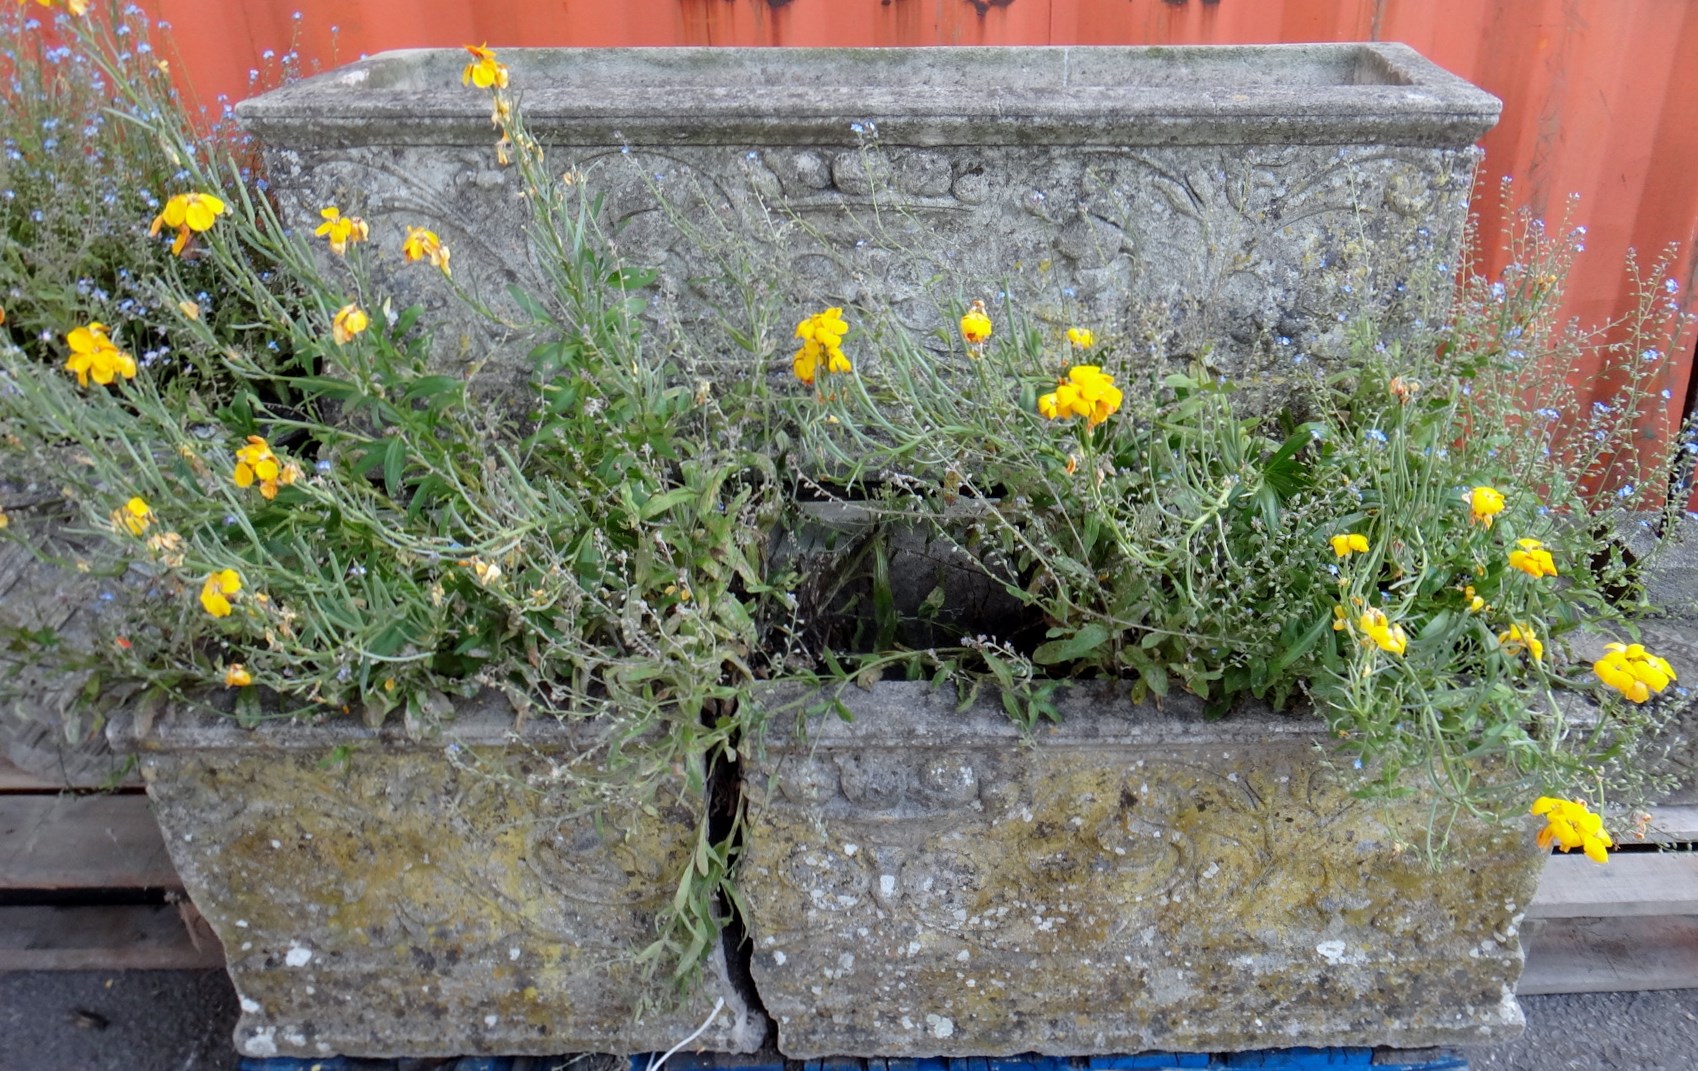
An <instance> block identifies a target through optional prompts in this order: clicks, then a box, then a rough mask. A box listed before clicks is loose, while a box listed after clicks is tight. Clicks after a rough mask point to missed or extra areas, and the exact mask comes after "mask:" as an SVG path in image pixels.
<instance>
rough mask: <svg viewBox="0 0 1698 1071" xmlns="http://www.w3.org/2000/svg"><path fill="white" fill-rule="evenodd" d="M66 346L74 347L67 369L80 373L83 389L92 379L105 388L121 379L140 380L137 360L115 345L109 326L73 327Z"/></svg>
mask: <svg viewBox="0 0 1698 1071" xmlns="http://www.w3.org/2000/svg"><path fill="white" fill-rule="evenodd" d="M65 343H66V345H68V346H70V347H71V356H70V357H68V358H66V360H65V367H66V368H67V369H68V370H70V371H72V372H75V373H76V374H77V385H78V386H80V387H86V386H88V381H89V380H91V379H92V380H94V381H95V382H96V383H98V384H100V385H101V386H103V387H104V386H106V385H107V384H109V383H111V382H112V381H113V380H114V379H116V378H118V377H119V376H123V377H124V378H125V379H134V378H136V359H135V358H134V357H131V356H130V355H129V354H128V353H125V352H124V351H123V350H121V349H119V348H118V347H117V345H116V344H114V343H113V341H112V339H111V338H109V337H108V336H107V334H106V325H105V324H102V323H90V324H88V325H86V326H83V327H76V328H72V329H71V332H70V334H68V335H66V336H65Z"/></svg>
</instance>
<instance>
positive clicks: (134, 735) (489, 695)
mask: <svg viewBox="0 0 1698 1071" xmlns="http://www.w3.org/2000/svg"><path fill="white" fill-rule="evenodd" d="M607 731H608V726H607V724H606V723H605V722H604V721H598V720H596V719H569V720H563V719H559V718H554V717H551V716H546V715H543V716H533V717H530V718H528V719H526V720H525V721H524V722H523V724H522V725H521V724H520V723H519V721H518V719H517V717H516V715H515V714H514V712H513V707H512V706H511V705H510V704H509V703H508V702H507V700H506V698H505V697H503V696H502V695H501V694H499V693H496V692H483V693H481V694H479V695H478V696H477V697H475V698H473V699H463V700H459V701H457V702H456V704H455V713H454V717H453V718H452V719H451V720H447V721H444V722H442V723H440V724H436V725H430V726H426V727H424V728H422V729H416V730H414V731H411V732H409V731H408V729H407V727H406V726H405V725H404V724H402V720H401V719H400V718H399V717H394V716H392V717H390V718H388V719H386V720H385V721H384V723H383V725H382V726H380V727H379V728H376V729H372V728H370V727H368V726H367V725H366V724H365V723H364V722H362V721H361V720H360V719H359V718H357V717H354V716H352V715H340V716H337V717H334V718H331V719H329V720H326V721H323V722H316V723H315V722H302V721H292V720H288V719H272V720H267V721H264V722H261V723H260V724H258V725H256V726H254V727H252V728H247V727H244V726H243V725H241V724H240V723H238V722H237V721H236V719H235V718H234V716H232V715H231V714H229V713H227V712H223V711H220V710H219V709H217V707H216V706H215V705H214V704H213V703H211V702H208V703H174V704H170V705H168V706H167V707H165V708H164V709H163V710H161V711H160V712H159V713H158V714H156V715H155V716H153V717H151V718H148V717H138V716H137V713H136V712H135V711H134V710H129V709H125V710H122V711H120V712H118V713H116V714H114V715H113V716H112V718H111V720H110V721H108V723H107V727H106V736H107V740H108V741H109V743H110V744H111V746H112V749H113V750H114V751H116V752H118V753H119V754H123V755H141V756H147V755H170V754H182V753H187V752H197V753H198V752H209V751H254V750H270V751H282V752H303V751H323V750H326V749H329V748H334V747H338V746H342V745H346V746H349V747H364V746H380V747H382V748H384V749H386V750H392V751H395V750H411V751H440V750H441V749H442V748H444V747H449V746H452V745H460V746H463V747H495V746H500V745H503V744H510V743H513V742H515V741H520V740H522V741H524V742H525V743H527V744H559V743H564V744H565V745H566V746H568V747H570V748H574V749H577V748H585V749H587V748H589V747H592V746H594V745H595V744H597V743H600V742H601V741H602V740H603V739H604V738H605V737H606V735H607Z"/></svg>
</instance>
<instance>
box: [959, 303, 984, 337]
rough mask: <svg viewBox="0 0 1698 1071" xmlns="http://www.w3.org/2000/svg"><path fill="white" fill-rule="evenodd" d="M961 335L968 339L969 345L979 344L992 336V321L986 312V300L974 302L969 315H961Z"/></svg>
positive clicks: (968, 311)
mask: <svg viewBox="0 0 1698 1071" xmlns="http://www.w3.org/2000/svg"><path fill="white" fill-rule="evenodd" d="M961 337H962V338H964V339H966V340H967V344H968V345H969V346H977V345H979V344H980V343H982V342H984V341H985V340H986V339H987V338H990V337H991V321H990V317H989V316H988V315H986V314H985V303H984V302H982V301H975V302H973V307H972V308H970V309H968V310H967V315H965V316H963V317H961Z"/></svg>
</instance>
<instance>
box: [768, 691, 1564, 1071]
mask: <svg viewBox="0 0 1698 1071" xmlns="http://www.w3.org/2000/svg"><path fill="white" fill-rule="evenodd" d="M799 694H805V693H796V692H789V693H786V692H785V691H783V690H782V689H775V690H774V692H773V693H771V694H768V695H766V696H765V702H766V703H767V704H768V705H769V706H770V707H772V708H774V709H783V708H784V706H785V702H786V700H787V699H788V700H790V701H792V702H793V701H795V700H796V699H797V698H798V695H799ZM842 699H843V701H844V702H845V703H846V704H847V705H848V706H849V708H850V710H851V711H852V712H853V714H854V720H853V721H852V722H845V721H842V720H839V719H837V718H834V717H831V716H829V715H828V716H826V717H825V718H822V719H819V720H816V721H813V722H810V723H808V724H807V727H806V731H805V733H804V734H801V735H795V736H792V735H788V734H789V732H790V728H791V726H792V724H793V723H792V721H791V719H789V718H788V717H781V718H780V719H779V720H778V721H776V722H775V723H774V724H773V725H772V726H771V728H770V730H769V733H768V736H767V742H766V751H765V753H764V757H763V758H761V759H760V760H759V762H758V763H757V764H756V768H755V769H752V770H749V771H746V772H745V773H746V777H747V785H748V791H749V795H750V803H749V827H748V849H747V853H746V856H745V859H744V864H743V869H742V871H741V875H742V876H741V885H742V888H743V890H744V894H745V896H746V898H747V901H748V904H749V909H750V912H751V917H750V919H749V932H750V936H751V938H752V940H753V942H754V958H753V974H754V979H755V984H756V987H757V989H758V990H759V992H760V995H761V999H762V1001H763V1002H764V1004H765V1006H766V1009H767V1011H768V1013H769V1014H770V1015H772V1017H773V1018H774V1019H775V1020H776V1022H777V1025H778V1044H779V1048H780V1050H781V1051H783V1052H784V1053H785V1054H786V1055H787V1056H789V1057H791V1058H808V1057H815V1056H823V1055H829V1054H838V1053H881V1054H886V1055H893V1056H895V1055H902V1056H929V1055H950V1056H976V1055H980V1056H982V1055H1009V1054H1014V1053H1020V1052H1027V1051H1037V1052H1042V1053H1047V1054H1055V1055H1067V1054H1088V1053H1103V1052H1136V1051H1139V1050H1144V1049H1164V1050H1200V1051H1211V1050H1212V1051H1226V1050H1233V1049H1245V1048H1262V1047H1269V1046H1276V1047H1277V1046H1294V1045H1317V1046H1327V1045H1342V1044H1348V1045H1378V1044H1383V1045H1391V1046H1398V1047H1406V1048H1412V1047H1420V1046H1427V1045H1441V1044H1458V1043H1479V1042H1484V1041H1496V1040H1503V1039H1507V1038H1510V1037H1513V1036H1515V1035H1516V1034H1518V1033H1519V1032H1520V1029H1521V1025H1522V1019H1521V1012H1520V1009H1519V1008H1518V1007H1517V1005H1516V1003H1515V999H1514V985H1515V981H1516V979H1517V978H1518V977H1519V975H1520V972H1521V965H1522V953H1521V947H1520V942H1519V939H1518V937H1517V927H1518V924H1519V921H1520V918H1521V915H1522V912H1523V911H1524V910H1525V909H1526V906H1527V904H1528V902H1529V900H1530V899H1531V898H1532V895H1533V892H1534V888H1535V886H1536V884H1537V879H1538V874H1539V870H1540V867H1541V866H1542V864H1543V854H1542V853H1541V852H1539V851H1538V850H1537V848H1536V846H1535V845H1534V843H1533V838H1532V837H1531V836H1529V835H1528V834H1527V832H1526V831H1525V830H1522V829H1518V828H1515V827H1487V826H1483V825H1477V824H1473V823H1470V822H1467V821H1459V822H1458V823H1457V824H1456V825H1455V826H1453V827H1451V828H1450V832H1449V843H1450V853H1451V854H1450V858H1452V859H1453V860H1454V862H1450V863H1447V864H1446V865H1445V866H1444V867H1443V868H1442V869H1440V870H1438V871H1436V872H1435V871H1431V870H1429V869H1428V868H1427V867H1426V865H1425V864H1424V862H1423V861H1422V858H1421V855H1422V852H1421V851H1420V850H1419V849H1414V850H1406V849H1405V848H1404V847H1403V845H1404V844H1406V843H1409V842H1415V843H1420V842H1422V841H1424V838H1425V836H1426V832H1427V829H1428V823H1429V820H1430V819H1431V812H1430V806H1429V804H1428V803H1427V802H1425V801H1424V800H1423V799H1422V798H1421V797H1416V798H1414V799H1411V800H1408V801H1403V802H1396V803H1379V802H1375V803H1364V802H1362V801H1359V800H1356V799H1354V798H1352V797H1351V796H1350V795H1349V793H1348V791H1347V786H1348V784H1349V778H1348V777H1347V776H1341V775H1340V774H1339V773H1338V772H1337V771H1335V770H1334V768H1333V767H1332V764H1331V763H1330V762H1329V761H1328V750H1327V747H1326V739H1327V738H1326V733H1325V731H1324V729H1323V728H1322V727H1321V726H1320V724H1319V723H1317V722H1314V721H1309V720H1302V719H1294V718H1291V717H1284V716H1275V715H1271V714H1270V715H1267V716H1261V717H1258V716H1247V717H1234V718H1231V719H1227V720H1225V721H1219V722H1209V721H1205V720H1203V719H1202V718H1201V717H1200V716H1199V715H1198V714H1197V710H1196V708H1197V704H1195V703H1192V702H1187V701H1186V700H1185V699H1176V700H1174V701H1171V702H1170V703H1169V704H1168V709H1167V711H1166V712H1165V713H1163V712H1157V711H1155V710H1153V709H1150V708H1147V707H1146V708H1134V707H1132V706H1131V705H1130V704H1129V703H1128V702H1127V701H1126V700H1125V698H1124V697H1119V698H1117V697H1116V696H1115V694H1114V693H1113V692H1111V691H1108V690H1105V689H1103V688H1101V687H1096V686H1079V687H1075V688H1073V689H1072V690H1070V691H1069V692H1068V693H1067V697H1066V698H1065V700H1064V701H1063V703H1062V708H1063V710H1064V712H1065V714H1066V719H1065V721H1064V722H1063V723H1062V724H1060V725H1058V726H1044V727H1043V728H1041V729H1040V730H1038V731H1037V733H1036V734H1035V735H1036V740H1035V741H1034V742H1033V744H1032V745H1031V746H1028V745H1027V744H1026V743H1024V742H1023V741H1022V740H1021V738H1020V734H1019V731H1018V730H1017V729H1016V728H1015V727H1014V726H1013V725H1012V724H1011V723H1010V722H1009V721H1008V719H1007V717H1006V715H1004V713H1003V712H1002V709H1001V706H1000V704H998V703H996V702H995V701H994V699H991V700H986V701H981V702H980V703H978V704H977V705H976V706H974V707H972V708H971V709H969V710H967V711H964V712H959V713H958V712H957V711H956V710H955V707H956V704H955V702H954V696H953V693H952V692H949V691H944V692H932V691H929V690H928V687H927V686H926V685H925V684H923V683H921V684H891V683H886V684H878V685H875V686H873V688H872V689H871V690H870V691H860V690H858V689H854V688H849V689H846V690H845V691H844V692H843V694H842ZM804 701H805V700H804ZM790 709H794V707H793V706H792V707H791V708H790ZM1349 772H1350V771H1349V770H1346V771H1344V773H1345V774H1348V773H1349Z"/></svg>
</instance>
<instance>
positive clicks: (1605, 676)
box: [1592, 643, 1679, 703]
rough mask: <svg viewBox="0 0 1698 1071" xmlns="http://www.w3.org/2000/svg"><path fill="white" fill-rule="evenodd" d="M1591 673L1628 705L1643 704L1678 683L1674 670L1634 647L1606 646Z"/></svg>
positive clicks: (1642, 648) (1624, 645)
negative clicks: (1618, 693) (1617, 693)
mask: <svg viewBox="0 0 1698 1071" xmlns="http://www.w3.org/2000/svg"><path fill="white" fill-rule="evenodd" d="M1592 672H1593V673H1595V674H1597V676H1598V679H1599V680H1601V681H1603V682H1604V683H1605V684H1607V685H1609V686H1610V687H1611V688H1614V689H1615V690H1616V691H1618V692H1620V693H1621V694H1622V695H1623V696H1624V697H1625V698H1626V699H1627V701H1628V702H1630V703H1643V702H1645V701H1647V700H1649V699H1650V698H1651V696H1653V695H1655V694H1656V693H1658V692H1661V691H1662V690H1663V689H1664V688H1667V687H1668V686H1669V683H1670V682H1671V681H1675V680H1678V679H1679V678H1678V677H1676V676H1675V672H1674V667H1672V666H1670V665H1669V664H1668V663H1667V662H1666V661H1664V660H1663V659H1661V658H1659V657H1657V656H1656V655H1654V654H1652V653H1651V652H1650V651H1647V650H1645V648H1644V647H1642V646H1640V645H1639V644H1637V643H1634V644H1620V643H1611V644H1606V645H1605V646H1604V657H1602V658H1600V659H1598V660H1597V661H1596V662H1593V663H1592Z"/></svg>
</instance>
